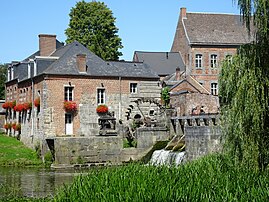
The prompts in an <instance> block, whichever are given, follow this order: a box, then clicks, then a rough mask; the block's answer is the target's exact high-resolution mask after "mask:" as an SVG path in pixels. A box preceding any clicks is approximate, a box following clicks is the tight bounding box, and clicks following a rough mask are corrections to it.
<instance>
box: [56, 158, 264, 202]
mask: <svg viewBox="0 0 269 202" xmlns="http://www.w3.org/2000/svg"><path fill="white" fill-rule="evenodd" d="M268 199H269V173H268V171H266V172H263V173H258V172H254V171H253V170H250V169H248V168H242V167H233V166H232V164H231V163H230V161H229V160H228V159H227V158H225V157H223V156H221V155H213V156H208V157H205V158H202V159H200V160H198V161H194V162H191V163H187V164H185V165H182V166H180V167H166V166H161V167H154V166H145V165H139V164H130V165H127V166H122V167H112V168H104V169H102V170H93V171H91V172H90V173H89V174H88V175H86V176H80V177H78V178H77V179H76V180H75V181H74V183H73V184H72V185H70V186H66V187H64V188H63V189H62V190H61V191H60V192H59V193H58V194H57V195H56V196H55V198H54V201H98V202H100V201H117V202H120V201H124V202H127V201H132V202H133V201H139V202H141V201H154V202H158V201H160V202H163V201H199V202H200V201H268Z"/></svg>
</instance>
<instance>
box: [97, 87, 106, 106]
mask: <svg viewBox="0 0 269 202" xmlns="http://www.w3.org/2000/svg"><path fill="white" fill-rule="evenodd" d="M96 92H97V93H96V99H97V105H101V104H105V103H106V89H105V88H97V91H96Z"/></svg>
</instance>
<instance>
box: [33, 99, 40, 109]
mask: <svg viewBox="0 0 269 202" xmlns="http://www.w3.org/2000/svg"><path fill="white" fill-rule="evenodd" d="M34 105H35V107H39V106H40V97H38V98H36V99H35V100H34Z"/></svg>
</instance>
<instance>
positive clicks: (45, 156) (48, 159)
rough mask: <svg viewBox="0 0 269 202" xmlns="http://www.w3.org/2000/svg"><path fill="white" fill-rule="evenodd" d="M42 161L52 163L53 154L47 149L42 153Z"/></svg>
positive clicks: (47, 163)
mask: <svg viewBox="0 0 269 202" xmlns="http://www.w3.org/2000/svg"><path fill="white" fill-rule="evenodd" d="M44 161H45V164H46V165H48V166H50V165H51V164H52V163H53V155H52V154H51V152H50V151H48V152H47V153H46V154H45V155H44Z"/></svg>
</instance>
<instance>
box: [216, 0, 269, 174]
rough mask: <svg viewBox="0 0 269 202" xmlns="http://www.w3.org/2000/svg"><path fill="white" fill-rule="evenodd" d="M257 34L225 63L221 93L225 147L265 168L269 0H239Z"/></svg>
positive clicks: (268, 110) (267, 154)
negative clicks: (250, 42)
mask: <svg viewBox="0 0 269 202" xmlns="http://www.w3.org/2000/svg"><path fill="white" fill-rule="evenodd" d="M238 6H239V8H240V11H241V14H242V16H243V19H244V22H245V24H246V26H247V28H248V29H249V33H250V32H253V30H251V24H252V23H253V24H254V25H255V34H256V38H255V40H254V42H253V43H252V44H247V45H244V46H242V47H240V48H239V50H238V54H237V55H236V56H234V57H233V59H232V62H229V61H228V60H227V61H225V62H224V63H223V65H222V70H221V75H220V96H221V102H222V113H223V116H222V117H223V120H224V126H225V127H223V128H224V130H223V132H224V134H225V145H226V147H225V148H226V149H227V150H228V151H229V152H230V154H232V156H234V157H235V158H234V159H235V160H237V162H240V163H246V164H247V165H248V166H254V167H258V168H259V169H260V170H264V169H265V168H266V167H267V165H268V164H269V47H268V46H269V43H268V38H269V37H268V36H269V34H268V33H269V2H268V1H267V0H238Z"/></svg>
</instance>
